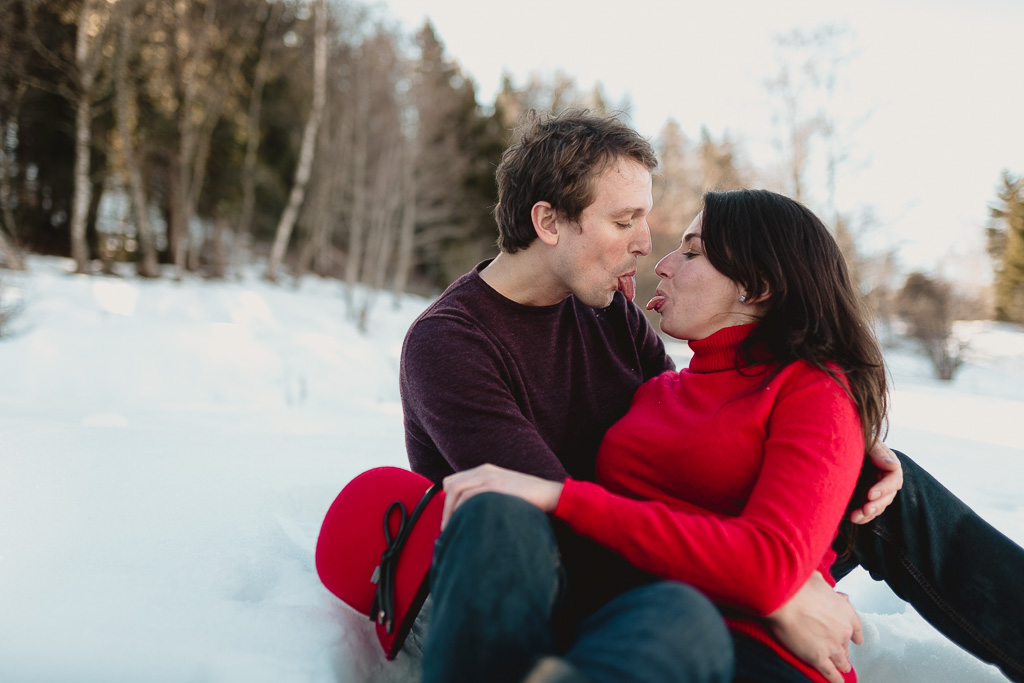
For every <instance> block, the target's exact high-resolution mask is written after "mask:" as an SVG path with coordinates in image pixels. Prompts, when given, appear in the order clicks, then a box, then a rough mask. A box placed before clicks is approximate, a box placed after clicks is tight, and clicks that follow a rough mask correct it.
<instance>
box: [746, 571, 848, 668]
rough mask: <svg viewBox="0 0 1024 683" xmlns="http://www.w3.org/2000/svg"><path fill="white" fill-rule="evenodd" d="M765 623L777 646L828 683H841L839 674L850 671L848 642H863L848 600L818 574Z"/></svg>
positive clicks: (812, 576)
mask: <svg viewBox="0 0 1024 683" xmlns="http://www.w3.org/2000/svg"><path fill="white" fill-rule="evenodd" d="M765 622H766V625H767V626H768V630H769V631H771V632H772V635H774V636H775V637H776V638H777V639H778V641H779V642H780V643H782V644H783V645H784V646H785V647H786V648H787V649H788V650H789V651H790V652H792V653H793V654H794V655H796V656H797V657H798V658H800V659H801V660H803V661H804V662H805V663H806V664H808V665H810V666H812V667H814V668H815V669H817V670H818V671H819V672H821V675H822V676H824V677H825V678H827V679H828V680H829V681H830V682H831V683H843V675H842V673H847V672H849V671H850V669H852V668H853V667H852V666H851V665H850V640H853V642H855V643H856V644H857V645H860V644H861V643H863V642H864V637H863V634H862V632H861V625H860V617H858V616H857V612H855V611H854V609H853V606H852V605H851V604H850V599H849V598H848V597H846V594H845V593H838V592H836V591H835V590H833V589H832V586H830V585H828V582H826V581H825V579H824V578H823V577H822V575H821V574H819V573H818V572H814V573H813V574H811V578H809V579H807V582H806V583H805V584H804V585H803V587H802V588H800V590H799V591H797V593H796V595H794V596H793V597H792V598H790V599H789V601H788V602H787V603H786V604H784V605H783V606H782V607H780V608H779V609H777V610H775V611H774V612H772V613H771V614H769V615H768V616H767V617H765ZM840 672H842V673H840Z"/></svg>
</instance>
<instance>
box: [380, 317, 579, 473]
mask: <svg viewBox="0 0 1024 683" xmlns="http://www.w3.org/2000/svg"><path fill="white" fill-rule="evenodd" d="M508 372H509V370H508V368H506V367H505V366H504V363H503V361H502V359H501V357H500V354H499V352H498V350H497V348H496V347H495V346H494V342H492V341H491V340H490V339H489V338H488V337H487V335H486V334H484V332H483V331H481V330H479V329H478V328H477V327H476V326H475V325H473V324H471V323H469V322H467V321H465V320H462V319H459V318H458V317H457V316H436V317H432V318H428V319H424V320H421V321H419V322H417V323H416V325H414V327H413V328H412V329H411V330H410V331H409V334H408V336H407V337H406V340H405V344H404V346H403V349H402V363H401V369H400V373H399V376H400V387H401V392H402V408H403V411H404V416H405V426H406V430H405V431H406V450H407V452H408V455H409V463H410V466H411V467H412V469H413V470H414V471H416V472H419V473H421V474H423V475H424V476H427V477H428V478H430V479H433V480H435V481H437V480H439V479H440V478H441V477H443V476H444V475H445V474H448V473H450V472H452V471H456V472H457V471H460V470H465V469H469V468H471V467H475V466H477V465H482V464H484V463H493V464H496V465H501V466H502V467H507V468H509V469H514V470H518V471H520V472H526V473H528V474H533V475H536V476H539V477H544V478H546V479H551V480H555V481H561V480H562V479H564V478H565V477H566V471H565V468H564V466H563V465H562V463H561V462H560V461H559V459H558V457H557V456H556V455H555V453H554V452H553V451H552V450H551V448H550V447H549V446H548V445H547V443H546V442H545V441H544V439H543V438H542V437H541V435H540V434H539V433H538V431H537V428H536V427H535V426H534V425H533V424H532V423H531V422H530V421H529V420H528V419H527V418H526V416H524V415H523V412H522V410H521V409H520V407H519V405H518V403H517V402H516V397H515V396H514V395H513V390H512V388H511V386H510V382H509V378H508ZM440 459H443V460H444V462H445V463H447V464H446V465H445V464H444V463H441V462H439V460H440Z"/></svg>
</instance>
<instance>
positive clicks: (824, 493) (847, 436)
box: [555, 369, 864, 615]
mask: <svg viewBox="0 0 1024 683" xmlns="http://www.w3.org/2000/svg"><path fill="white" fill-rule="evenodd" d="M808 370H809V369H808ZM681 438H682V437H681ZM863 454H864V443H863V437H862V436H861V429H860V421H859V418H858V416H857V412H856V409H855V407H854V404H853V402H852V400H851V399H850V398H849V397H848V396H847V395H846V393H845V391H844V390H843V389H842V388H841V387H839V386H837V385H836V383H835V382H834V381H833V380H832V379H831V378H829V377H828V376H827V375H826V374H825V373H823V372H818V371H810V370H809V371H808V372H803V373H799V375H797V376H794V377H791V378H789V380H787V382H786V383H785V385H784V386H783V388H782V389H780V391H779V394H778V396H777V398H776V402H775V405H774V406H773V408H772V412H771V416H770V418H769V424H768V436H767V440H766V442H765V451H764V459H763V462H762V466H761V471H760V474H759V475H758V479H757V482H756V483H755V485H754V488H753V490H752V492H751V495H750V498H749V499H748V501H747V504H746V506H745V507H744V509H743V511H742V512H741V513H740V515H739V516H736V517H730V516H723V515H720V514H712V513H709V512H704V511H697V510H695V509H694V508H693V507H692V506H688V505H685V504H683V505H680V506H669V505H666V504H664V503H662V502H654V501H640V500H634V499H632V498H627V497H624V496H620V495H616V494H613V493H610V492H609V491H608V490H606V489H604V488H602V487H600V486H599V485H597V484H592V483H589V482H579V481H574V480H568V481H567V482H566V484H565V487H564V489H563V492H562V495H561V498H560V499H559V502H558V506H557V508H556V510H555V516H556V517H558V518H560V519H562V520H564V521H565V522H567V523H568V524H569V525H570V526H571V527H572V528H573V529H575V530H576V531H577V532H579V533H581V534H583V535H585V536H588V537H590V538H592V539H594V540H596V541H597V542H599V543H601V544H603V545H605V546H607V547H609V548H611V549H612V550H615V551H616V552H619V553H620V554H622V555H623V556H624V557H625V558H626V559H628V560H629V561H630V562H632V563H633V564H634V565H636V566H637V567H639V568H640V569H643V570H645V571H648V572H651V573H653V574H656V575H658V576H661V577H663V578H669V579H675V580H679V581H684V582H686V583H689V584H691V585H693V586H695V587H697V588H698V589H700V590H702V591H703V592H705V593H706V594H707V595H708V596H709V597H711V598H712V599H713V600H715V601H716V602H719V603H722V604H728V605H734V606H737V607H740V608H742V609H744V610H747V611H751V612H754V613H756V614H760V615H765V614H769V613H771V612H772V611H774V610H775V609H776V608H778V607H779V606H780V605H781V604H783V603H784V602H785V601H786V600H788V599H789V598H790V597H792V595H793V594H794V593H795V592H796V590H797V589H798V588H799V587H800V586H801V585H802V584H803V583H804V582H805V581H806V580H807V578H808V577H809V576H810V575H811V572H813V571H814V570H815V569H816V568H817V566H818V564H819V562H820V561H821V559H822V557H823V556H824V554H825V553H826V552H827V550H828V549H829V547H830V545H831V542H832V540H833V538H834V537H835V534H836V530H837V527H838V524H839V521H840V519H841V518H842V516H843V514H844V512H845V509H846V505H847V503H848V502H849V499H850V496H851V494H852V493H853V489H854V486H855V484H856V479H857V475H858V473H859V471H860V466H861V463H862V461H863Z"/></svg>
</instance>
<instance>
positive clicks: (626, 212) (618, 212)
mask: <svg viewBox="0 0 1024 683" xmlns="http://www.w3.org/2000/svg"><path fill="white" fill-rule="evenodd" d="M646 211H647V207H646V206H620V207H619V208H617V209H615V210H613V211H612V212H611V215H612V216H635V215H637V214H639V213H644V212H646Z"/></svg>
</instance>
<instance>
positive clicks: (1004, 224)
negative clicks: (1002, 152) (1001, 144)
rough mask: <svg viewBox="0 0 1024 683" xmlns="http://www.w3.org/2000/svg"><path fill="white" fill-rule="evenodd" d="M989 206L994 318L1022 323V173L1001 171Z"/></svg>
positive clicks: (1023, 210) (1023, 322) (1023, 311)
mask: <svg viewBox="0 0 1024 683" xmlns="http://www.w3.org/2000/svg"><path fill="white" fill-rule="evenodd" d="M997 197H998V200H999V203H998V204H996V205H995V206H993V207H991V209H990V213H991V216H992V225H991V226H989V228H988V248H989V254H990V255H991V256H992V259H993V261H994V264H995V276H996V277H995V295H996V317H997V319H999V320H1005V321H1010V322H1016V323H1022V324H1024V176H1019V177H1014V176H1013V175H1011V174H1010V172H1009V171H1004V172H1003V177H1002V187H1001V188H1000V189H999V192H998V194H997Z"/></svg>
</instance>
